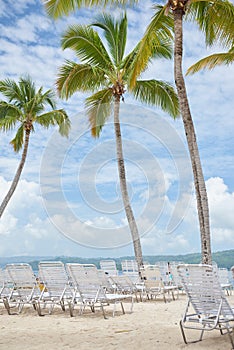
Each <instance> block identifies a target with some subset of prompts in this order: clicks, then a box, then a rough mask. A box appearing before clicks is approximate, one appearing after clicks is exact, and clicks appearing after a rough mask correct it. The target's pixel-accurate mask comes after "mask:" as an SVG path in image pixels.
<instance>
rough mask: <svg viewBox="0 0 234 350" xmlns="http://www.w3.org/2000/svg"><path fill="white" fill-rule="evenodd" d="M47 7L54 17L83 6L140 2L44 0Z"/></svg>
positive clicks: (130, 0) (136, 1) (125, 0)
mask: <svg viewBox="0 0 234 350" xmlns="http://www.w3.org/2000/svg"><path fill="white" fill-rule="evenodd" d="M42 2H43V4H44V6H45V9H46V11H47V13H48V15H49V16H51V17H52V18H55V19H56V18H59V17H61V16H63V15H66V16H67V15H68V14H69V13H70V12H74V11H75V10H76V9H79V8H81V7H83V6H86V7H91V6H96V5H100V6H102V7H103V6H106V5H112V4H113V5H116V6H119V5H128V4H129V5H131V4H134V3H138V0H42Z"/></svg>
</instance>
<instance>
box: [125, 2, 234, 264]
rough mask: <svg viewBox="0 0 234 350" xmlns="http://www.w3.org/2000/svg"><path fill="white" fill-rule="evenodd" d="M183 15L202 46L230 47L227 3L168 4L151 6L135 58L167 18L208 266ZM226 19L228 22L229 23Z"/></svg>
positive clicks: (205, 207)
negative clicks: (186, 72) (194, 28)
mask: <svg viewBox="0 0 234 350" xmlns="http://www.w3.org/2000/svg"><path fill="white" fill-rule="evenodd" d="M185 14H186V16H187V17H186V18H188V19H190V20H192V21H194V22H196V23H197V24H198V26H199V28H200V29H201V30H202V31H204V32H205V35H206V43H207V44H208V45H212V44H213V43H214V42H215V41H216V40H218V41H219V42H220V43H221V44H223V45H224V46H225V45H228V44H229V43H233V29H234V28H233V16H234V7H233V5H232V4H231V3H229V2H228V1H226V0H214V1H213V0H212V1H197V0H191V1H189V0H169V1H168V3H167V4H166V5H165V6H164V7H162V6H155V15H154V18H153V19H152V22H151V23H150V25H149V26H148V28H147V30H146V34H145V36H144V38H143V40H142V45H141V48H140V49H139V51H138V54H139V57H141V56H142V55H143V57H144V56H145V52H149V54H150V47H152V43H151V37H152V33H153V31H154V30H155V29H156V28H158V27H161V25H162V23H168V17H171V18H172V19H173V24H174V78H175V84H176V88H177V93H178V98H179V105H180V112H181V115H182V120H183V124H184V130H185V134H186V138H187V144H188V149H189V153H190V159H191V164H192V170H193V177H194V185H195V192H196V199H197V211H198V218H199V224H200V235H201V252H202V262H203V263H204V264H211V263H212V255H211V241H210V223H209V206H208V198H207V192H206V185H205V180H204V175H203V171H202V166H201V161H200V155H199V150H198V145H197V141H196V133H195V128H194V123H193V119H192V115H191V111H190V106H189V101H188V97H187V91H186V85H185V81H184V76H183V69H182V63H183V18H184V16H185ZM228 19H229V20H230V22H229V23H228ZM136 59H137V58H136ZM136 76H137V75H136V74H135V76H134V75H133V78H132V81H133V83H132V84H133V85H134V81H135V79H136Z"/></svg>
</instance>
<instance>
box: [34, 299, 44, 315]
mask: <svg viewBox="0 0 234 350" xmlns="http://www.w3.org/2000/svg"><path fill="white" fill-rule="evenodd" d="M36 308H37V313H38V315H39V316H44V315H43V314H42V312H41V305H40V302H38V303H37V305H36Z"/></svg>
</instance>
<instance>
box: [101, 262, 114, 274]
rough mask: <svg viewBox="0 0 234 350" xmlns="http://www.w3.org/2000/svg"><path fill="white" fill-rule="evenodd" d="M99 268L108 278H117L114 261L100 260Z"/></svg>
mask: <svg viewBox="0 0 234 350" xmlns="http://www.w3.org/2000/svg"><path fill="white" fill-rule="evenodd" d="M100 268H101V270H103V271H104V272H105V273H106V274H107V275H108V276H118V274H119V273H118V270H117V267H116V262H115V260H101V261H100Z"/></svg>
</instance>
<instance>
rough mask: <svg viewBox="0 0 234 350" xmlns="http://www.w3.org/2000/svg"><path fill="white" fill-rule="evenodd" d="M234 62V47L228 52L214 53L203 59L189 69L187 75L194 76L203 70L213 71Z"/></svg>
mask: <svg viewBox="0 0 234 350" xmlns="http://www.w3.org/2000/svg"><path fill="white" fill-rule="evenodd" d="M233 62H234V46H233V47H232V48H231V49H230V50H229V51H228V52H221V53H214V54H213V55H210V56H207V57H205V58H202V59H201V60H200V61H198V62H196V63H195V64H193V65H192V66H191V67H189V68H188V70H187V73H186V74H194V73H197V72H198V71H200V70H201V69H205V68H208V69H213V68H215V67H217V66H219V65H222V64H225V65H229V64H231V63H233Z"/></svg>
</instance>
